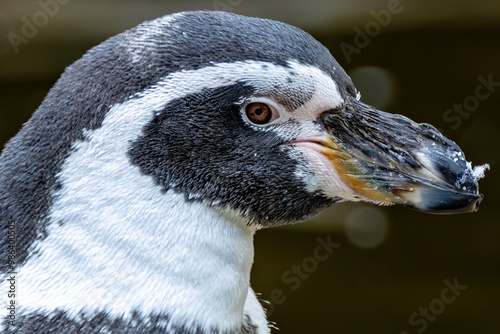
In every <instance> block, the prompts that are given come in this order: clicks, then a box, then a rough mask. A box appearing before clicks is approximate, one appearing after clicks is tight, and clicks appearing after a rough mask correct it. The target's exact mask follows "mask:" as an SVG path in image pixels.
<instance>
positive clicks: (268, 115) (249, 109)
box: [245, 102, 273, 125]
mask: <svg viewBox="0 0 500 334" xmlns="http://www.w3.org/2000/svg"><path fill="white" fill-rule="evenodd" d="M245 113H246V115H247V118H248V120H249V121H250V122H252V123H254V124H258V125H262V124H266V123H269V122H270V121H271V120H272V119H273V109H272V108H271V107H270V106H269V105H267V104H265V103H262V102H254V103H249V104H248V105H247V106H246V107H245Z"/></svg>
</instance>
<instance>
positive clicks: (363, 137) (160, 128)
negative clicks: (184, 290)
mask: <svg viewBox="0 0 500 334" xmlns="http://www.w3.org/2000/svg"><path fill="white" fill-rule="evenodd" d="M48 111H50V117H47V112H48ZM110 114H113V117H110ZM42 122H43V124H44V127H43V129H38V130H36V131H35V132H33V133H34V134H32V135H33V136H36V135H37V133H38V134H40V132H44V131H45V132H44V134H45V136H46V137H47V138H48V139H47V140H48V142H57V146H58V148H57V149H59V152H60V153H58V154H59V157H60V158H61V159H60V162H58V163H57V162H56V163H54V164H53V166H52V165H51V167H50V168H48V169H47V170H48V172H47V173H52V176H53V175H54V174H55V172H56V171H57V170H58V169H60V166H61V164H62V163H63V161H64V159H65V158H67V157H68V156H69V155H70V153H71V150H72V149H71V147H72V146H74V143H75V142H77V141H85V140H87V139H89V138H87V137H86V134H88V133H89V132H90V131H93V130H96V129H99V128H104V125H105V123H106V122H108V123H109V122H113V127H112V128H113V129H114V130H113V131H109V132H108V133H106V136H107V137H104V139H103V140H106V138H108V139H110V138H115V139H117V140H121V142H122V143H125V144H126V152H125V153H124V154H126V158H127V159H128V161H129V163H130V164H132V165H133V166H135V167H137V168H138V169H139V170H140V172H141V173H142V174H143V175H147V176H149V177H150V178H151V179H152V180H153V181H154V183H155V185H156V186H157V187H161V189H162V191H164V192H167V191H169V190H172V191H174V192H176V193H179V194H182V195H184V196H185V198H186V200H188V201H198V202H203V203H206V204H207V205H209V206H211V207H214V208H219V209H224V210H232V211H233V212H235V214H236V215H238V216H239V217H241V218H243V219H245V220H246V221H247V222H248V223H249V224H258V225H261V226H273V225H279V224H284V223H291V222H297V221H301V220H304V219H306V218H308V217H310V216H312V215H314V214H316V213H317V212H319V211H320V210H321V209H323V208H325V207H327V206H329V205H331V204H333V203H335V202H338V201H366V202H371V203H376V204H381V205H391V204H403V205H406V206H409V207H413V208H416V209H419V210H423V211H429V212H461V211H474V210H476V209H477V205H478V203H479V202H480V200H481V199H482V195H480V194H479V192H478V185H477V180H478V179H479V176H480V174H481V170H479V169H473V168H472V167H471V164H470V163H468V162H467V161H466V160H465V158H464V155H463V152H462V151H461V150H460V148H459V147H458V146H457V145H456V144H455V143H453V142H452V141H450V140H448V139H446V138H445V137H444V136H442V135H441V134H440V133H439V132H438V131H437V130H436V129H435V128H433V127H431V126H428V125H425V124H417V123H415V122H413V121H411V120H409V119H408V118H405V117H403V116H399V115H391V114H387V113H384V112H381V111H378V110H376V109H375V108H373V107H371V106H367V105H365V104H363V103H362V102H361V101H360V94H359V92H358V91H357V90H356V88H355V87H354V85H353V83H352V82H351V80H350V78H349V76H348V75H347V74H346V72H345V71H344V70H343V69H342V68H341V67H340V65H339V64H338V63H337V61H336V60H335V59H334V58H333V57H332V55H331V54H330V52H329V51H328V50H327V49H326V48H325V47H324V46H322V45H321V44H320V43H319V42H318V41H316V40H315V39H314V38H313V37H311V36H310V35H309V34H307V33H305V32H304V31H302V30H300V29H298V28H295V27H292V26H290V25H287V24H284V23H281V22H276V21H272V20H266V19H259V18H249V17H244V16H239V15H235V14H231V13H225V12H210V11H202V12H186V13H179V14H174V15H169V16H166V17H163V18H160V19H157V20H154V21H150V22H146V23H144V24H142V25H140V26H138V27H136V28H134V29H131V30H129V31H126V32H124V33H122V34H120V35H117V36H115V37H113V38H110V39H109V40H107V41H106V42H104V43H102V44H100V45H98V46H97V47H95V48H93V49H91V50H90V51H89V52H88V53H87V54H86V55H85V56H84V57H83V58H82V59H80V60H79V61H77V62H76V63H75V64H73V65H72V66H70V67H69V68H68V69H67V70H66V72H65V73H64V74H63V76H62V78H61V79H60V80H59V82H58V83H57V84H56V86H55V87H54V88H53V89H52V90H51V92H50V93H49V95H48V96H47V98H46V100H45V101H44V103H43V104H42V106H41V107H40V110H39V112H38V113H36V114H35V116H34V118H33V120H32V121H31V124H32V125H36V124H41V123H42ZM131 127H133V128H134V129H138V130H137V131H138V133H136V134H135V133H134V134H133V135H131V133H132V132H133V131H132V130H130V128H131ZM28 128H29V126H28ZM56 128H57V129H58V130H59V134H54V133H52V132H53V131H51V129H56ZM26 131H27V130H26ZM134 131H135V130H134ZM92 145H99V143H94V144H92ZM54 149H55V148H54ZM94 149H96V150H98V146H94ZM106 154H107V153H106V152H102V153H101V155H100V156H103V155H104V156H105V155H106ZM96 161H97V160H96ZM34 163H35V164H36V163H37V162H36V161H35V162H34ZM40 163H41V162H40ZM100 168H104V166H99V165H98V164H97V163H95V164H94V167H93V170H94V171H95V170H96V169H97V170H99V169H100ZM51 182H52V183H53V184H55V183H57V181H49V182H47V184H48V185H47V187H49V186H53V184H52V185H51Z"/></svg>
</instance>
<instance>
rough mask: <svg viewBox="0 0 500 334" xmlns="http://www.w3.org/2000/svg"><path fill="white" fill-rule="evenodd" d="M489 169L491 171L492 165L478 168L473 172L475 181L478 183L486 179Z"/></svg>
mask: <svg viewBox="0 0 500 334" xmlns="http://www.w3.org/2000/svg"><path fill="white" fill-rule="evenodd" d="M489 169H490V165H489V164H484V165H481V166H476V167H474V169H473V170H472V176H473V177H474V179H475V180H476V181H477V180H480V179H482V178H483V177H484V172H485V171H486V170H489Z"/></svg>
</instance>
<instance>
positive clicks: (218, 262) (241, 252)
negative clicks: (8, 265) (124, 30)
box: [19, 98, 255, 331]
mask: <svg viewBox="0 0 500 334" xmlns="http://www.w3.org/2000/svg"><path fill="white" fill-rule="evenodd" d="M150 100H151V99H150ZM148 101H149V100H146V98H139V99H131V100H129V101H127V102H125V103H123V104H120V105H116V106H114V107H112V108H111V109H110V111H109V112H108V114H107V115H106V117H105V119H104V120H103V123H102V125H101V127H100V128H98V129H95V130H84V132H83V134H84V139H83V140H81V141H77V142H75V143H74V144H73V146H72V148H71V152H70V153H69V155H68V156H67V158H66V159H65V161H64V163H63V164H62V167H61V170H60V171H59V173H58V174H57V179H58V183H59V184H60V187H59V189H58V190H57V191H56V192H55V193H54V194H51V197H52V199H53V200H52V205H51V208H50V212H49V214H48V219H49V225H48V226H47V228H46V230H45V232H46V237H45V238H43V239H41V240H40V241H38V242H36V243H35V244H34V245H32V248H31V252H32V256H31V257H30V258H29V259H28V261H27V263H26V264H25V265H24V266H23V267H22V268H19V282H23V283H22V291H23V296H22V297H21V298H20V299H19V300H20V304H22V305H23V307H24V311H25V313H26V314H29V313H32V314H36V313H38V314H39V313H41V312H43V314H50V313H54V312H57V311H63V312H65V313H66V315H67V316H69V317H72V318H73V319H77V318H79V317H80V315H81V314H84V315H89V316H91V315H92V314H93V313H98V312H104V313H105V314H106V315H107V316H109V317H112V318H113V317H114V318H121V319H123V320H129V319H130V318H131V317H132V315H135V314H137V313H139V316H142V317H143V318H147V317H149V316H156V315H162V316H166V317H167V318H168V319H169V321H168V322H169V323H168V324H167V325H170V323H174V325H173V326H184V327H185V328H186V327H192V328H195V327H196V326H198V327H199V326H202V328H211V329H213V328H218V329H220V330H222V331H224V330H227V331H232V330H234V328H236V327H235V326H241V321H242V313H243V308H244V303H245V298H246V297H247V293H248V288H249V275H250V269H251V265H252V261H253V243H252V241H253V234H254V232H255V227H252V226H247V224H245V222H244V221H242V220H241V219H238V218H237V215H236V214H231V213H230V212H229V211H221V210H218V209H216V208H214V207H212V206H208V205H205V204H203V203H201V202H194V201H187V200H186V197H185V195H184V194H176V193H174V192H173V191H171V190H169V191H167V192H166V193H165V192H164V191H162V187H161V186H159V185H158V184H157V183H156V182H155V181H154V180H153V178H152V177H151V176H147V175H144V174H142V173H141V171H140V170H139V167H137V166H135V165H133V164H131V163H130V160H129V157H128V149H129V147H130V143H131V142H133V141H134V140H135V139H136V138H138V137H139V136H140V135H142V129H143V127H144V126H145V125H146V124H148V122H150V121H151V120H152V119H153V117H154V110H156V109H158V108H161V106H162V105H161V104H159V105H158V106H154V103H152V102H151V103H150V104H151V105H149V104H148V103H149V102H148ZM152 101H153V102H154V101H155V100H154V99H152ZM138 110H140V112H138ZM20 284H21V283H20ZM238 328H240V327H238ZM207 331H208V330H207Z"/></svg>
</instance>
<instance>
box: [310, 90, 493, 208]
mask: <svg viewBox="0 0 500 334" xmlns="http://www.w3.org/2000/svg"><path fill="white" fill-rule="evenodd" d="M318 122H319V123H320V124H321V125H322V126H323V128H324V131H325V132H326V134H327V135H326V137H325V140H324V142H323V143H322V145H321V146H322V151H321V153H322V154H323V155H324V156H325V157H326V158H328V160H329V161H330V163H331V165H332V166H333V168H334V170H335V172H336V174H337V176H338V177H340V178H341V179H342V180H343V183H344V186H345V187H349V188H350V189H349V191H350V192H351V193H352V194H354V195H355V198H360V199H363V200H367V201H371V202H377V203H379V204H382V205H384V204H385V205H390V204H402V205H405V206H408V207H412V208H414V209H417V210H420V211H424V212H429V213H461V212H475V211H477V210H478V209H479V203H480V202H481V200H482V198H483V195H482V194H480V193H479V192H478V182H477V181H478V180H479V179H480V178H481V177H483V176H484V170H485V169H487V168H489V166H488V165H484V166H478V167H475V168H474V169H473V168H472V165H471V163H470V162H467V161H466V160H465V156H464V153H463V152H462V151H461V150H460V148H459V147H458V146H457V145H456V144H455V143H454V142H453V141H451V140H448V139H447V138H445V137H444V136H443V135H442V134H441V133H440V132H439V131H437V130H436V129H435V128H434V127H432V126H431V125H428V124H417V123H415V122H413V121H412V120H410V119H408V118H406V117H404V116H401V115H394V114H389V113H386V112H383V111H379V110H377V109H375V108H373V107H371V106H368V105H366V104H363V103H361V102H360V101H357V100H355V99H349V100H348V101H347V103H346V104H345V106H344V108H343V109H341V110H331V111H327V112H324V113H323V114H322V115H321V116H320V117H319V118H318Z"/></svg>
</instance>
